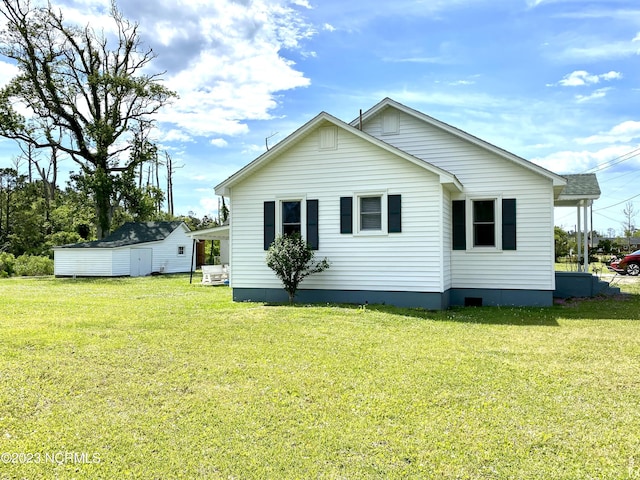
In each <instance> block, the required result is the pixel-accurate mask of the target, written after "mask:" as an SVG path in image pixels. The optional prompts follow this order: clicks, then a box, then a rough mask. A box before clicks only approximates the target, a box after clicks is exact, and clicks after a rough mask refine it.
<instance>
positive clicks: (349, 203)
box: [340, 197, 353, 233]
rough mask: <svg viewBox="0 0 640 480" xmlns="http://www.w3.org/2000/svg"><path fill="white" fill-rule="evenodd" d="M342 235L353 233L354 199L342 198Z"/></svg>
mask: <svg viewBox="0 0 640 480" xmlns="http://www.w3.org/2000/svg"><path fill="white" fill-rule="evenodd" d="M340 233H353V197H340Z"/></svg>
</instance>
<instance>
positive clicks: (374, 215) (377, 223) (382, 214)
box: [356, 193, 387, 235]
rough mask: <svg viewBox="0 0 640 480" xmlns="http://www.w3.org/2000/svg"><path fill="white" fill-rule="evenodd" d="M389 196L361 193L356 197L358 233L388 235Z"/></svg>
mask: <svg viewBox="0 0 640 480" xmlns="http://www.w3.org/2000/svg"><path fill="white" fill-rule="evenodd" d="M386 199H387V195H386V194H384V193H361V194H358V195H356V221H357V233H360V234H364V235H367V234H380V233H387V201H386Z"/></svg>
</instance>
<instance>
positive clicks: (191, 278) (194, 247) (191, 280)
mask: <svg viewBox="0 0 640 480" xmlns="http://www.w3.org/2000/svg"><path fill="white" fill-rule="evenodd" d="M195 253H196V239H195V238H194V239H193V245H191V267H190V268H189V270H190V271H191V273H190V274H189V285H191V284H192V283H193V257H194V255H195Z"/></svg>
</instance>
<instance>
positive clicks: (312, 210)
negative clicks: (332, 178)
mask: <svg viewBox="0 0 640 480" xmlns="http://www.w3.org/2000/svg"><path fill="white" fill-rule="evenodd" d="M307 243H308V244H309V245H311V249H312V250H318V248H319V238H318V200H307Z"/></svg>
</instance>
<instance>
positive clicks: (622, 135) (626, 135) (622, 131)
mask: <svg viewBox="0 0 640 480" xmlns="http://www.w3.org/2000/svg"><path fill="white" fill-rule="evenodd" d="M637 139H640V122H636V121H633V120H628V121H626V122H622V123H620V124H618V125H616V126H615V127H613V128H612V129H611V130H609V131H608V132H600V133H598V134H597V135H591V136H590V137H586V138H581V139H578V140H577V143H579V144H581V145H589V144H598V143H629V142H632V141H634V140H637ZM625 148H627V149H628V146H626V147H625Z"/></svg>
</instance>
